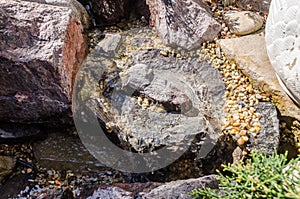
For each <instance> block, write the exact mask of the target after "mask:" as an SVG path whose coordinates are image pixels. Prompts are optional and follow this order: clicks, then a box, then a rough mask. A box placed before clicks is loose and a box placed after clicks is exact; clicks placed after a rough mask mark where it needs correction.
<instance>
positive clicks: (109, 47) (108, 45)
mask: <svg viewBox="0 0 300 199" xmlns="http://www.w3.org/2000/svg"><path fill="white" fill-rule="evenodd" d="M120 41H121V35H120V34H105V39H103V40H102V41H100V42H99V43H98V44H97V45H96V46H95V50H96V51H97V54H99V56H108V57H113V56H114V55H115V53H116V51H117V50H118V48H119V42H120Z"/></svg>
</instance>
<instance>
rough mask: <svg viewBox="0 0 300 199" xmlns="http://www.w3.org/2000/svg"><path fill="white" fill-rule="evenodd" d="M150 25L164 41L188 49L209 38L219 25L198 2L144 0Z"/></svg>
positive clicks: (218, 30)
mask: <svg viewBox="0 0 300 199" xmlns="http://www.w3.org/2000/svg"><path fill="white" fill-rule="evenodd" d="M147 4H148V5H149V9H150V13H151V19H150V20H151V22H150V24H151V25H153V26H155V28H156V30H157V32H158V34H159V36H160V37H161V38H162V40H163V41H164V43H165V44H167V45H170V46H174V47H182V48H185V49H192V48H197V47H200V46H201V44H202V43H203V42H204V41H211V40H213V39H214V38H215V37H216V36H217V34H218V33H219V32H220V30H221V25H220V24H219V23H218V22H217V21H216V20H215V19H214V18H212V16H211V13H210V12H209V8H208V7H207V5H206V4H205V3H203V2H202V1H193V0H188V1H181V0H180V1H175V0H165V1H164V0H147Z"/></svg>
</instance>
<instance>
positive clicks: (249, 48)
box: [220, 33, 300, 120]
mask: <svg viewBox="0 0 300 199" xmlns="http://www.w3.org/2000/svg"><path fill="white" fill-rule="evenodd" d="M220 45H221V48H222V50H223V51H224V52H225V54H226V55H227V56H229V57H230V58H232V59H234V60H236V61H237V63H238V64H239V67H240V69H242V70H243V72H244V73H245V74H246V75H247V76H248V77H249V78H250V79H251V81H252V82H253V83H254V85H256V86H257V87H258V88H260V89H261V90H263V91H265V92H266V93H270V94H271V95H272V101H273V103H274V104H275V105H276V107H277V108H278V109H279V111H280V114H281V116H288V117H291V118H296V119H298V120H300V111H299V108H298V107H297V106H296V105H295V104H294V103H293V101H292V100H291V99H290V98H289V97H288V95H287V94H286V93H285V92H284V91H283V89H282V88H281V86H280V84H279V82H278V80H277V78H276V75H275V74H276V73H275V71H274V69H273V67H272V65H271V63H270V61H269V57H268V55H267V50H266V43H265V37H264V34H263V33H260V34H255V35H249V36H244V37H240V38H233V39H222V40H221V41H220ZM257 52H259V53H257Z"/></svg>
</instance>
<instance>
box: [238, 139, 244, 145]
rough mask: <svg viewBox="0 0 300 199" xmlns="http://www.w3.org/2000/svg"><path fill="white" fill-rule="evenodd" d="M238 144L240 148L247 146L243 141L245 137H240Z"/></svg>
mask: <svg viewBox="0 0 300 199" xmlns="http://www.w3.org/2000/svg"><path fill="white" fill-rule="evenodd" d="M237 144H238V145H239V146H243V145H244V144H245V140H244V139H243V137H240V138H239V139H238V140H237Z"/></svg>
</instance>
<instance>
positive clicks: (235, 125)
mask: <svg viewBox="0 0 300 199" xmlns="http://www.w3.org/2000/svg"><path fill="white" fill-rule="evenodd" d="M232 126H234V127H239V126H241V123H238V122H234V123H233V124H232Z"/></svg>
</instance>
